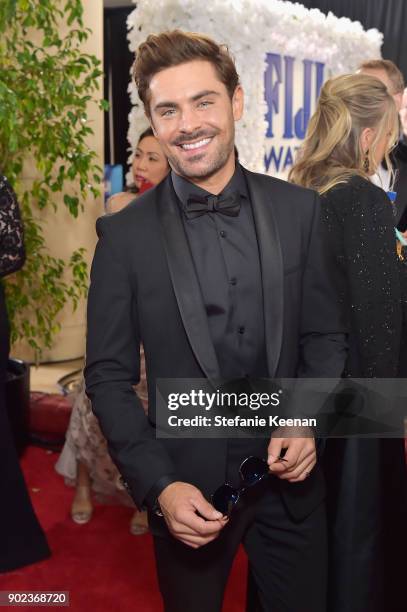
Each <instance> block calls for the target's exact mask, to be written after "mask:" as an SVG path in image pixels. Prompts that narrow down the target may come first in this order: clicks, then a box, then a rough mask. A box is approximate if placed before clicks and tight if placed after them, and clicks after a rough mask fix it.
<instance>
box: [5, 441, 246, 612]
mask: <svg viewBox="0 0 407 612" xmlns="http://www.w3.org/2000/svg"><path fill="white" fill-rule="evenodd" d="M56 459H57V455H56V454H55V453H50V452H49V451H45V450H43V449H40V448H36V447H29V448H28V450H27V452H26V454H25V456H24V458H23V460H22V466H23V470H24V474H25V478H26V481H27V485H28V487H29V490H30V493H31V497H32V500H33V504H34V508H35V511H36V513H37V516H38V518H39V520H40V522H41V524H42V526H43V528H44V529H45V531H46V534H47V538H48V542H49V544H50V547H51V549H52V557H51V558H50V559H49V560H47V561H43V562H41V563H38V564H36V565H32V566H29V567H26V568H23V569H22V570H17V571H14V572H10V573H9V574H5V575H4V574H3V575H0V590H2V591H5V590H7V591H10V590H19V591H22V590H35V591H40V590H46V591H52V590H57V591H69V592H70V602H71V603H70V609H71V610H74V612H82V611H83V612H88V611H93V610H96V611H97V612H159V611H160V610H161V609H162V608H161V603H160V596H159V592H158V586H157V583H156V578H155V572H154V558H153V550H152V542H151V537H150V536H149V535H144V536H132V535H131V534H130V533H129V532H128V525H129V520H130V517H131V515H132V511H131V509H130V508H124V507H121V506H100V505H99V506H96V508H95V511H94V517H93V518H92V520H91V521H90V523H88V524H87V525H82V526H80V525H75V524H74V523H73V522H72V521H71V519H70V517H69V507H70V501H71V497H72V490H71V489H69V488H67V487H66V486H65V485H64V483H63V480H62V478H61V477H60V476H58V474H56V472H55V471H54V464H55V462H56ZM3 503H4V502H3ZM245 589H246V558H245V555H244V553H243V552H240V553H239V555H238V557H237V559H236V561H235V564H234V567H233V570H232V575H231V578H230V581H229V586H228V590H227V593H226V599H225V605H224V612H243V610H244V601H245ZM24 609H25V610H34V609H35V610H38V608H37V607H35V608H34V607H31V606H27V607H24ZM180 612H181V611H180ZM208 612H210V611H209V610H208Z"/></svg>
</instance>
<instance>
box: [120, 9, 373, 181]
mask: <svg viewBox="0 0 407 612" xmlns="http://www.w3.org/2000/svg"><path fill="white" fill-rule="evenodd" d="M133 2H134V3H136V4H137V8H136V9H135V10H134V11H133V12H132V13H131V14H130V15H129V17H128V29H129V34H128V38H129V45H130V50H131V51H133V52H135V51H136V49H137V47H138V45H139V44H140V43H141V42H142V41H143V40H144V39H145V38H146V37H147V36H148V34H150V33H158V32H161V31H163V30H170V29H174V28H180V29H183V30H190V31H194V32H202V33H204V34H207V35H209V36H211V37H213V38H214V39H215V40H216V41H217V42H219V43H226V44H227V45H228V47H229V49H230V51H231V52H232V54H233V56H234V57H235V60H236V65H237V69H238V72H239V75H240V78H241V83H242V85H243V88H244V90H245V100H246V102H245V113H244V117H243V119H242V120H241V121H240V122H239V124H238V127H237V134H236V144H237V147H238V149H239V156H240V160H241V161H242V163H243V164H244V165H245V166H246V167H247V168H249V169H250V170H254V171H257V172H267V173H269V174H272V175H275V176H282V177H284V176H286V174H287V172H288V171H289V169H290V167H291V164H292V161H293V157H294V154H295V150H296V148H297V147H298V146H299V145H300V144H301V140H302V139H303V137H304V133H305V130H306V127H307V124H308V120H309V117H310V115H311V114H312V112H313V109H314V108H315V101H316V99H317V97H318V93H319V89H320V86H321V85H322V82H323V81H324V80H326V79H327V78H329V77H330V76H335V75H337V74H340V73H344V72H353V71H354V70H355V69H356V68H357V66H358V65H359V64H360V63H361V62H362V61H364V60H366V59H371V58H377V57H380V48H381V44H382V39H383V36H382V34H381V33H380V32H378V30H368V31H364V30H363V28H362V26H361V24H360V23H359V22H352V21H350V20H349V19H347V18H341V19H338V18H337V17H335V16H334V15H333V14H332V13H329V14H328V15H324V14H323V13H321V12H320V11H319V10H317V9H306V8H305V7H304V6H302V5H301V4H294V3H291V2H283V1H280V0H205V1H203V0H154V1H152V0H133ZM129 93H130V95H131V100H132V105H133V107H132V111H131V113H130V116H129V142H130V145H131V148H133V147H134V146H135V144H136V143H137V138H138V135H139V134H140V132H141V131H142V130H143V129H144V127H145V125H146V120H145V117H144V111H143V107H142V104H141V102H140V100H139V97H138V95H137V91H136V88H135V85H134V84H132V83H130V85H129Z"/></svg>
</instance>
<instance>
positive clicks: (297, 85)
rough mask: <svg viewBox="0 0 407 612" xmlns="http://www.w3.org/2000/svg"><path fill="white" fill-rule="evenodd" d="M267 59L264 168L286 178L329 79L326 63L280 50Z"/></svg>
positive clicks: (268, 172) (270, 172)
mask: <svg viewBox="0 0 407 612" xmlns="http://www.w3.org/2000/svg"><path fill="white" fill-rule="evenodd" d="M266 61H267V67H266V71H265V74H264V85H265V87H264V91H265V98H266V103H267V113H266V121H267V131H266V153H265V155H264V167H265V171H266V172H267V174H271V175H273V176H280V177H286V176H287V174H288V172H289V171H290V168H291V166H292V165H293V162H294V158H295V153H296V151H297V149H298V147H299V146H300V145H301V141H302V140H303V139H304V137H305V133H306V131H307V126H308V122H309V119H310V117H311V115H312V113H313V112H314V110H315V104H316V101H317V99H318V96H319V92H320V90H321V87H322V84H323V82H324V79H325V75H324V72H325V65H324V64H323V63H321V62H318V61H313V60H308V59H304V60H297V59H295V58H294V57H290V56H287V55H279V54H278V53H267V55H266Z"/></svg>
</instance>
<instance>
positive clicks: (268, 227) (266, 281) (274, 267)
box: [245, 170, 284, 377]
mask: <svg viewBox="0 0 407 612" xmlns="http://www.w3.org/2000/svg"><path fill="white" fill-rule="evenodd" d="M245 175H246V179H247V184H248V187H249V191H250V199H251V203H252V208H253V216H254V223H255V226H256V232H257V238H258V242H259V252H260V264H261V277H262V284H263V305H264V325H265V335H266V350H267V364H268V371H269V376H270V377H273V376H274V375H275V373H276V370H277V366H278V361H279V358H280V352H281V343H282V338H283V313H284V300H283V291H284V277H283V257H282V252H281V244H280V237H279V233H278V228H277V223H276V218H275V215H274V213H273V204H272V197H273V196H272V193H270V181H269V179H268V177H265V176H262V175H260V174H254V173H252V172H248V171H247V170H245Z"/></svg>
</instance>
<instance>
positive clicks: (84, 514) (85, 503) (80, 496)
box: [71, 485, 93, 525]
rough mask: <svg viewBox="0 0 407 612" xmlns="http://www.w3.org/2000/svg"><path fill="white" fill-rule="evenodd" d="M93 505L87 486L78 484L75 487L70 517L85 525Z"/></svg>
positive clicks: (89, 517)
mask: <svg viewBox="0 0 407 612" xmlns="http://www.w3.org/2000/svg"><path fill="white" fill-rule="evenodd" d="M92 513H93V506H92V501H91V497H90V490H89V487H87V486H86V485H79V486H78V487H76V493H75V497H74V499H73V502H72V506H71V518H72V520H73V521H74V523H77V524H78V525H85V523H88V522H89V521H90V519H91V518H92Z"/></svg>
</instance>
